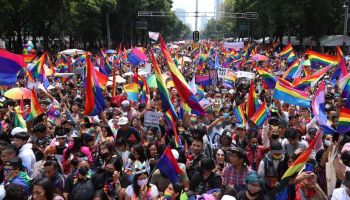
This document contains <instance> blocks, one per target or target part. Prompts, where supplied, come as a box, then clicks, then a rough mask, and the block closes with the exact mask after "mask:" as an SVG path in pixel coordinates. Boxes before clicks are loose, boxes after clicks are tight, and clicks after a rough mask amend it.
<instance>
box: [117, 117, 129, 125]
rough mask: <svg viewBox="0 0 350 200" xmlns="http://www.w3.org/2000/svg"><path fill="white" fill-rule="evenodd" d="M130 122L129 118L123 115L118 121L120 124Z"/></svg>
mask: <svg viewBox="0 0 350 200" xmlns="http://www.w3.org/2000/svg"><path fill="white" fill-rule="evenodd" d="M128 123H129V120H128V118H127V117H121V118H120V119H119V121H118V125H126V124H128Z"/></svg>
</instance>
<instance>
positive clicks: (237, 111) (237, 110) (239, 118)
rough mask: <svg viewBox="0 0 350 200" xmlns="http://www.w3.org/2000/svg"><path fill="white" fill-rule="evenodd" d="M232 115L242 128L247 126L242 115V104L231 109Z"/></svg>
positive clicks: (243, 114)
mask: <svg viewBox="0 0 350 200" xmlns="http://www.w3.org/2000/svg"><path fill="white" fill-rule="evenodd" d="M233 114H234V115H235V117H236V119H237V122H238V124H242V126H243V127H246V126H247V119H246V117H245V113H244V103H241V104H239V106H237V107H236V108H234V109H233Z"/></svg>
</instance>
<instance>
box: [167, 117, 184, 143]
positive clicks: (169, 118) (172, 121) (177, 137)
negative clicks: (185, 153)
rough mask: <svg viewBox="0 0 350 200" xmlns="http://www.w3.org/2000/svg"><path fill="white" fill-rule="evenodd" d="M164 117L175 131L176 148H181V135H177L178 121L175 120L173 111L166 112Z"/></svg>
mask: <svg viewBox="0 0 350 200" xmlns="http://www.w3.org/2000/svg"><path fill="white" fill-rule="evenodd" d="M164 117H165V120H166V121H167V123H168V125H169V126H170V127H171V128H172V129H173V132H174V139H175V146H176V148H179V147H181V146H182V145H181V141H180V138H179V134H178V133H177V126H176V121H175V118H174V116H173V114H172V112H171V110H168V111H166V112H165V114H164Z"/></svg>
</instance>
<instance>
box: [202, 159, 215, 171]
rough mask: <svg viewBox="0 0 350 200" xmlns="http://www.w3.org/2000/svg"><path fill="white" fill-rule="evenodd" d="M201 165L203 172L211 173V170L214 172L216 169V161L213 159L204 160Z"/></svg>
mask: <svg viewBox="0 0 350 200" xmlns="http://www.w3.org/2000/svg"><path fill="white" fill-rule="evenodd" d="M200 163H201V168H202V169H203V170H209V171H211V170H213V169H214V168H215V162H214V160H213V159H211V158H203V159H202V160H201V161H200Z"/></svg>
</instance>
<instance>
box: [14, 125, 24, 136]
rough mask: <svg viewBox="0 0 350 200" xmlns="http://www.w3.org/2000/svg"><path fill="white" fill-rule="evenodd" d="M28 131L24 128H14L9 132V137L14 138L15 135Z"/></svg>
mask: <svg viewBox="0 0 350 200" xmlns="http://www.w3.org/2000/svg"><path fill="white" fill-rule="evenodd" d="M27 131H28V130H27V129H26V128H21V127H16V128H14V129H12V131H11V135H12V136H14V135H16V134H17V133H22V132H25V133H26V132H27Z"/></svg>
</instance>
